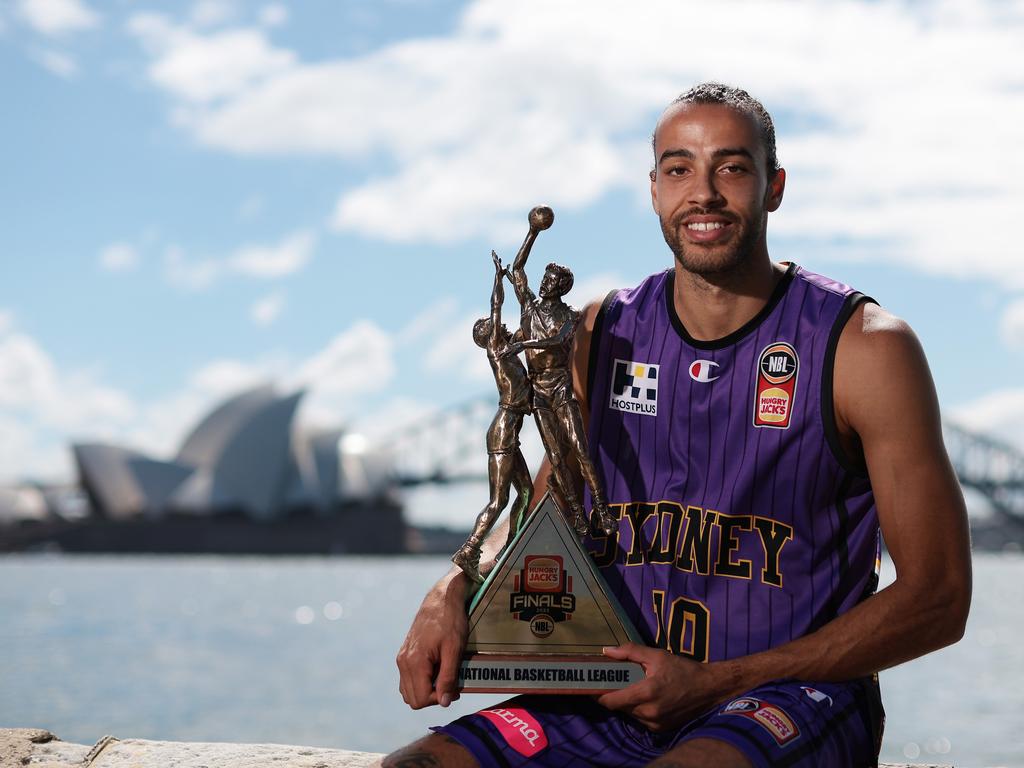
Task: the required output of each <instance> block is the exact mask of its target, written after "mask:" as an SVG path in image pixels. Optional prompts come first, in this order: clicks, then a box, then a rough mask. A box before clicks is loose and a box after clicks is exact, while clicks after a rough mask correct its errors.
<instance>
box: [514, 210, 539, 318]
mask: <svg viewBox="0 0 1024 768" xmlns="http://www.w3.org/2000/svg"><path fill="white" fill-rule="evenodd" d="M538 234H539V232H538V230H536V229H533V228H532V227H531V228H530V231H529V233H528V234H527V235H526V239H525V240H523V245H522V246H521V247H520V248H519V253H517V254H516V258H515V261H513V262H512V274H511V277H512V285H513V287H514V288H515V289H516V298H517V299H519V303H520V304H521V305H524V306H525V305H526V303H527V302H529V301H531V300H532V299H533V298H534V296H533V291H531V290H530V285H529V282H528V280H527V278H526V260H527V258H529V256H530V251H531V250H532V249H533V244H534V242H535V241H536V240H537V235H538Z"/></svg>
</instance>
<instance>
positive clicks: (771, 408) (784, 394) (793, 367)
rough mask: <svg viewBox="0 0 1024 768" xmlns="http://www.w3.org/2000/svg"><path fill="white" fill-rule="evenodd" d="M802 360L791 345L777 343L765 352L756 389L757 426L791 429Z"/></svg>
mask: <svg viewBox="0 0 1024 768" xmlns="http://www.w3.org/2000/svg"><path fill="white" fill-rule="evenodd" d="M799 369H800V358H799V357H797V354H796V350H795V349H794V348H793V346H792V345H791V344H788V343H787V342H785V341H776V342H773V343H771V344H769V345H768V346H767V347H765V348H764V349H763V350H762V351H761V356H760V358H758V361H757V373H756V375H757V381H756V383H755V387H754V426H755V427H770V428H772V429H789V424H790V421H791V420H792V418H793V405H794V401H795V399H796V380H797V372H798V371H799Z"/></svg>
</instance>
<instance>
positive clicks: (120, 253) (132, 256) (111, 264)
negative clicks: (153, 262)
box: [100, 242, 139, 272]
mask: <svg viewBox="0 0 1024 768" xmlns="http://www.w3.org/2000/svg"><path fill="white" fill-rule="evenodd" d="M138 265H139V252H138V250H136V248H135V246H133V245H131V244H129V243H124V242H117V243H111V244H110V245H107V246H105V247H104V248H103V250H101V251H100V267H101V268H102V269H105V270H106V271H108V272H125V271H128V270H132V269H135V268H136V267H137V266H138Z"/></svg>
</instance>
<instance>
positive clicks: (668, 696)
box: [597, 643, 730, 731]
mask: <svg viewBox="0 0 1024 768" xmlns="http://www.w3.org/2000/svg"><path fill="white" fill-rule="evenodd" d="M604 655H605V656H608V657H609V658H612V659H622V660H625V661H635V662H637V663H638V664H640V665H641V666H642V667H643V668H644V674H646V675H647V677H646V678H645V679H644V680H641V681H640V682H639V683H633V685H630V686H629V687H627V688H623V689H621V690H618V691H612V692H611V693H606V694H603V695H602V696H599V697H598V699H597V703H598V704H600V705H601V706H603V707H606V708H608V709H614V710H616V711H619V712H623V713H624V714H627V715H629V716H631V717H632V718H633V719H635V720H638V721H639V722H640V723H641V724H643V725H644V726H645V727H646V728H648V729H650V730H652V731H664V730H668V729H670V728H677V727H679V726H681V725H682V724H683V723H685V722H686V721H687V720H690V719H692V718H693V717H694V716H695V715H698V714H700V713H701V712H705V711H707V710H708V709H709V708H710V707H712V706H714V705H715V704H717V703H718V702H720V701H724V700H725V699H727V698H728V696H729V694H730V692H729V691H724V690H722V688H721V687H720V686H719V683H718V681H717V680H716V679H715V678H716V677H717V675H716V674H715V673H714V672H713V671H712V669H711V666H710V665H708V664H700V663H698V662H696V661H691V660H690V659H684V658H682V657H681V656H676V655H674V654H672V653H669V652H668V651H663V650H660V649H658V648H649V647H647V646H645V645H637V644H636V643H626V644H625V645H621V646H618V647H617V648H605V649H604Z"/></svg>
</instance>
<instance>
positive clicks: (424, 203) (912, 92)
mask: <svg viewBox="0 0 1024 768" xmlns="http://www.w3.org/2000/svg"><path fill="white" fill-rule="evenodd" d="M652 19H654V20H657V21H656V22H652ZM724 22H727V26H723V23H724ZM136 26H138V25H136ZM165 26H166V24H165ZM718 28H723V29H725V28H727V29H728V34H697V33H695V32H694V31H695V30H706V29H718ZM1022 29H1024V10H1022V8H1021V5H1020V3H1016V4H1009V5H1008V4H1004V3H1000V2H996V1H995V0H989V2H976V0H943V1H942V2H939V3H933V4H920V3H899V4H895V3H861V2H853V0H838V1H837V2H825V1H824V0H818V1H817V2H797V0H766V1H765V2H759V3H746V2H740V1H739V0H725V1H723V2H719V3H703V4H695V3H679V2H676V0H661V1H660V2H651V3H645V4H643V5H638V6H635V7H629V8H624V7H623V6H622V5H621V4H618V3H611V2H593V1H592V0H571V1H567V2H564V3H559V4H558V5H557V6H555V7H552V6H551V5H550V4H541V3H540V2H535V3H530V2H525V3H520V4H517V6H516V8H515V10H513V11H509V8H508V5H507V4H506V3H504V2H501V1H500V0H477V2H474V3H472V4H470V5H469V6H468V7H467V9H466V11H465V12H464V14H463V16H462V17H461V19H460V21H459V22H458V24H457V25H456V27H455V29H454V30H453V31H452V32H451V33H449V34H446V35H442V36H436V37H422V38H414V39H406V40H402V41H399V42H394V43H389V44H387V45H385V46H383V47H381V48H378V49H377V50H374V51H371V52H369V53H366V54H363V55H357V56H351V57H348V58H343V59H335V60H333V61H331V60H328V61H322V62H304V61H300V60H299V57H298V56H296V55H295V54H294V53H293V52H291V51H287V50H285V49H282V48H280V47H276V46H274V45H273V44H271V43H270V42H269V40H268V39H267V38H266V35H265V30H258V29H241V30H236V31H234V32H232V33H231V35H236V36H238V38H237V39H238V40H241V39H244V40H246V41H248V43H247V46H248V50H250V51H251V53H250V55H249V56H248V57H242V60H243V61H248V62H249V63H248V64H245V65H241V64H236V65H234V68H235V69H237V70H239V71H240V73H241V74H239V75H237V76H232V77H206V76H205V74H204V73H205V72H206V70H207V69H208V68H209V66H210V65H199V64H196V65H193V66H189V67H184V66H182V67H172V66H171V63H172V62H174V61H179V60H180V59H181V58H189V59H196V60H202V61H207V62H215V61H216V62H219V61H223V60H226V59H231V58H232V57H231V55H230V52H231V51H232V50H234V46H235V45H237V44H238V43H233V42H232V40H234V39H235V38H233V37H231V36H229V35H226V34H225V33H221V34H219V35H209V36H198V35H196V34H195V33H192V32H180V33H175V34H168V35H166V41H165V44H164V45H163V46H162V47H160V48H159V49H158V50H154V51H153V56H154V58H153V64H152V69H151V73H152V74H153V77H154V82H156V83H157V84H158V85H159V86H160V87H162V88H164V89H165V90H167V91H168V93H169V94H170V95H172V96H173V97H174V98H175V99H176V100H177V101H178V102H179V107H180V108H181V109H179V111H178V113H177V114H178V117H179V119H180V125H181V126H182V128H183V129H184V130H187V131H189V132H190V133H191V134H192V135H193V136H194V137H195V138H196V139H198V140H199V141H200V142H202V143H204V144H206V145H208V146H211V147H215V148H219V149H222V150H225V151H228V152H234V153H241V154H286V153H292V154H319V155H327V156H333V157H337V158H339V159H341V160H344V161H351V162H356V163H363V162H365V159H366V158H367V157H379V158H380V162H377V163H375V164H374V168H375V171H374V173H373V174H372V175H371V176H370V177H368V178H366V179H365V180H363V181H361V182H356V183H354V184H353V185H352V186H350V187H348V188H347V189H345V190H344V191H343V192H342V193H341V194H340V196H339V199H338V201H337V205H336V208H335V210H334V212H333V214H332V216H331V219H330V224H331V226H333V227H335V228H336V229H338V230H341V231H350V232H356V233H359V234H361V235H364V236H366V237H373V238H379V239H385V240H394V241H400V242H410V241H413V240H431V241H435V242H442V243H443V242H451V241H454V240H458V239H462V238H466V237H471V236H474V235H481V234H484V235H487V236H488V237H489V238H495V237H499V236H501V237H505V238H506V239H508V240H513V239H515V238H514V236H513V235H512V234H511V233H512V232H513V231H515V232H518V231H519V229H521V226H520V225H519V224H520V222H519V219H520V218H521V212H522V211H523V210H525V209H528V208H529V207H530V205H532V204H533V203H534V202H535V201H536V200H537V199H546V200H548V201H550V203H551V204H553V205H555V206H556V207H558V208H560V209H579V208H583V207H586V206H588V205H590V204H592V203H593V202H595V201H596V200H599V199H600V198H601V197H602V196H603V195H605V194H607V193H609V192H610V191H613V190H617V189H631V190H634V191H637V192H640V191H642V188H643V173H644V171H645V170H646V167H647V164H648V163H649V159H648V154H647V149H646V146H645V145H646V138H647V135H648V132H649V130H650V127H651V125H652V123H653V120H654V118H655V117H656V115H657V113H658V110H659V109H660V108H661V106H662V105H663V104H664V103H665V102H666V101H668V100H669V99H671V98H672V97H673V96H674V95H675V94H676V93H677V92H678V91H679V90H680V89H682V88H685V87H686V86H687V85H688V84H690V83H693V82H695V81H699V80H702V79H721V80H725V81H731V82H737V83H740V84H742V85H744V86H745V87H747V88H748V89H750V90H751V91H752V92H753V93H755V94H756V95H758V96H760V97H761V98H762V99H763V100H764V101H765V103H766V104H767V106H768V107H769V109H771V110H772V111H773V112H774V113H775V115H776V118H777V120H778V122H779V123H780V126H782V128H783V130H782V131H780V155H781V157H782V160H783V162H784V164H785V165H786V166H787V168H788V170H789V189H788V192H787V200H786V203H785V205H784V206H783V209H782V211H781V212H780V213H779V214H777V215H776V216H775V217H774V221H773V224H772V229H773V232H776V233H781V234H785V235H787V236H789V237H791V238H797V239H801V240H803V241H806V242H810V243H813V244H815V245H814V247H826V246H827V247H828V248H829V249H830V250H831V251H833V252H841V253H842V254H843V255H844V256H846V257H850V258H862V259H885V260H887V261H898V262H902V263H904V264H909V265H912V266H914V267H916V268H919V269H923V270H927V271H931V272H935V273H940V274H944V275H951V276H954V277H960V276H964V275H967V274H973V275H978V274H981V275H984V276H987V277H989V278H990V279H994V280H998V281H1000V282H1007V281H1009V283H1010V284H1011V285H1017V286H1024V273H1021V272H1020V270H1017V269H1016V268H1015V262H1016V260H1017V258H1018V257H1017V244H1016V243H1015V242H1014V241H1013V239H1012V235H1011V233H1010V230H1011V229H1012V228H1010V227H1006V226H992V225H986V226H980V225H970V224H968V222H981V221H986V222H999V221H1012V220H1014V218H1015V216H1016V213H1015V212H1016V211H1019V210H1020V209H1021V208H1022V207H1024V155H1022V153H1020V152H1016V151H1012V150H1011V151H1005V152H1000V154H999V159H998V161H995V162H983V161H980V160H979V159H978V158H977V152H976V144H975V141H976V139H975V138H974V137H978V136H984V137H985V143H986V145H987V146H992V147H1007V148H1012V147H1015V146H1016V144H1017V143H1018V142H1017V134H1018V133H1019V127H1020V125H1021V124H1022V122H1024V89H1022V88H1021V87H1020V82H1019V78H1018V79H1017V80H1015V79H1014V76H1013V75H1012V74H1011V73H1013V72H1014V71H1015V66H1016V62H1017V61H1018V48H1019V40H1020V35H1021V31H1022ZM810 30H813V31H814V32H813V34H811V33H809V31H810ZM687 32H689V33H687ZM865 41H870V54H868V53H867V52H866V49H865ZM200 52H204V53H203V54H202V55H201V54H200ZM894 61H899V62H900V64H899V66H893V65H892V62H894ZM809 62H813V66H809ZM172 69H173V70H175V71H178V70H179V69H180V70H187V71H189V72H191V73H194V74H195V77H194V78H191V77H189V78H185V77H169V76H167V75H166V72H167V71H168V70H172ZM212 83H216V85H213V84H212ZM213 95H215V96H216V98H213ZM492 241H493V240H492Z"/></svg>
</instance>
